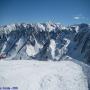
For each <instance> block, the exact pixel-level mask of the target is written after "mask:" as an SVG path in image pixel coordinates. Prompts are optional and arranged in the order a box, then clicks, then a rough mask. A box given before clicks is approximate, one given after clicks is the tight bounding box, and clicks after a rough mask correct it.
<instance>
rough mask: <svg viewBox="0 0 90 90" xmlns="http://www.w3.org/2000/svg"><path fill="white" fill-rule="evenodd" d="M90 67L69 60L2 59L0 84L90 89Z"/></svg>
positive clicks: (21, 89)
mask: <svg viewBox="0 0 90 90" xmlns="http://www.w3.org/2000/svg"><path fill="white" fill-rule="evenodd" d="M89 85H90V68H89V67H88V66H87V65H85V64H81V63H80V62H77V61H76V62H73V61H70V60H67V61H60V62H52V61H48V62H46V61H34V60H31V61H28V60H25V61H24V60H18V61H17V60H13V61H0V87H3V86H5V87H10V88H12V87H18V90H89V88H88V87H89Z"/></svg>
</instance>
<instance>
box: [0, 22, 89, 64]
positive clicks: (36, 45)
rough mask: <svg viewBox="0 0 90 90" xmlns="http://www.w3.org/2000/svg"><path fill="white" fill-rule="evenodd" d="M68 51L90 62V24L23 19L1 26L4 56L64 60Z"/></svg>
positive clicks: (0, 44) (0, 54)
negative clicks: (41, 21) (37, 21)
mask: <svg viewBox="0 0 90 90" xmlns="http://www.w3.org/2000/svg"><path fill="white" fill-rule="evenodd" d="M66 55H69V56H71V57H73V58H76V59H78V60H81V58H82V60H83V61H85V62H87V63H89V62H90V61H89V59H90V26H89V25H87V24H77V25H71V26H67V27H65V26H63V25H61V24H57V23H37V24H24V23H22V24H12V25H6V26H1V27H0V58H6V59H32V58H34V59H38V60H48V59H52V60H60V59H61V58H63V57H64V56H66Z"/></svg>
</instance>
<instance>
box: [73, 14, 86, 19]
mask: <svg viewBox="0 0 90 90" xmlns="http://www.w3.org/2000/svg"><path fill="white" fill-rule="evenodd" d="M73 19H75V20H79V19H80V20H81V19H82V20H85V19H87V18H86V17H85V16H83V15H81V14H80V15H77V16H74V17H73Z"/></svg>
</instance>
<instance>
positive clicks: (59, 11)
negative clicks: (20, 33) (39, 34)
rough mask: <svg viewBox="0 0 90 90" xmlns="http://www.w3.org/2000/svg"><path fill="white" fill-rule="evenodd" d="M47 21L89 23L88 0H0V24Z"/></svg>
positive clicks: (89, 9)
mask: <svg viewBox="0 0 90 90" xmlns="http://www.w3.org/2000/svg"><path fill="white" fill-rule="evenodd" d="M48 21H51V22H59V23H62V24H74V23H89V24H90V0H0V25H5V24H12V23H38V22H48Z"/></svg>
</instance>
